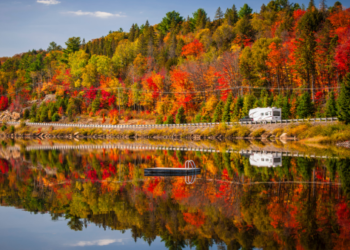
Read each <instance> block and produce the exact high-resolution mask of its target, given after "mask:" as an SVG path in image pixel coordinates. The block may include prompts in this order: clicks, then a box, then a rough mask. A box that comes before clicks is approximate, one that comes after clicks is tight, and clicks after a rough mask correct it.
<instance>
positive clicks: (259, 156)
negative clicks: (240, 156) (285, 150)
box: [249, 153, 282, 168]
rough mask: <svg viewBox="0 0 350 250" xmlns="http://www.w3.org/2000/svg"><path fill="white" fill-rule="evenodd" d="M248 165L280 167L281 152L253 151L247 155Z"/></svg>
mask: <svg viewBox="0 0 350 250" xmlns="http://www.w3.org/2000/svg"><path fill="white" fill-rule="evenodd" d="M249 162H250V165H252V166H255V167H268V168H271V167H281V166H282V154H280V153H254V154H251V155H250V156H249Z"/></svg>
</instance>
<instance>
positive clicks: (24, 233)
mask: <svg viewBox="0 0 350 250" xmlns="http://www.w3.org/2000/svg"><path fill="white" fill-rule="evenodd" d="M67 222H68V220H64V219H63V218H60V219H59V221H52V220H51V216H50V215H49V214H36V215H35V214H33V213H29V212H26V211H22V210H19V209H15V208H12V207H0V249H6V250H12V249H13V250H15V249H36V250H41V249H43V250H51V249H82V248H88V249H115V248H116V247H117V248H118V249H131V248H136V247H137V248H142V249H144V248H145V249H150V247H149V246H148V243H146V242H145V241H143V240H142V239H138V240H137V243H135V242H134V239H133V238H132V237H131V231H130V230H127V231H126V232H125V233H124V234H122V233H121V232H120V231H112V230H110V229H107V230H106V231H105V230H104V229H103V228H99V227H98V226H95V225H94V224H89V226H88V227H87V228H84V229H83V231H72V230H71V229H70V228H69V227H68V226H67ZM151 248H152V249H164V242H160V238H159V237H157V239H156V240H155V241H154V242H153V243H152V245H151Z"/></svg>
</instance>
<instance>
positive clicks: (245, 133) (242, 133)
mask: <svg viewBox="0 0 350 250" xmlns="http://www.w3.org/2000/svg"><path fill="white" fill-rule="evenodd" d="M238 128H239V129H238V133H237V135H238V136H240V137H246V136H248V135H249V134H250V129H249V128H248V127H245V126H241V127H238Z"/></svg>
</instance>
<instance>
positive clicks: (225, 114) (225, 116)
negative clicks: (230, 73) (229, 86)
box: [222, 93, 233, 122]
mask: <svg viewBox="0 0 350 250" xmlns="http://www.w3.org/2000/svg"><path fill="white" fill-rule="evenodd" d="M232 101H233V98H232V93H230V94H229V96H228V97H227V100H226V103H225V107H224V112H223V114H222V121H223V122H230V121H231V105H232Z"/></svg>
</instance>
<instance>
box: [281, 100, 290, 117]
mask: <svg viewBox="0 0 350 250" xmlns="http://www.w3.org/2000/svg"><path fill="white" fill-rule="evenodd" d="M290 108H291V105H290V103H289V99H288V96H285V97H284V98H283V105H282V119H288V118H289V116H290Z"/></svg>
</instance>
